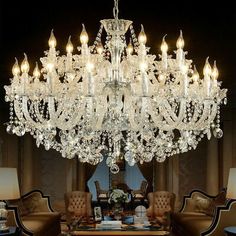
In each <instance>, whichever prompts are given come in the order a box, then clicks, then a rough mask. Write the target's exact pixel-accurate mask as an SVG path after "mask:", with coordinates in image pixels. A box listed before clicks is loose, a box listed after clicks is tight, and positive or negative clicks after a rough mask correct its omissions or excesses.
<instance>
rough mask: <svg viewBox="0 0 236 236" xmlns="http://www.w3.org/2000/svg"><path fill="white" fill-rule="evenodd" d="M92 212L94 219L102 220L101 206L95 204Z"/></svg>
mask: <svg viewBox="0 0 236 236" xmlns="http://www.w3.org/2000/svg"><path fill="white" fill-rule="evenodd" d="M93 212H94V220H95V221H101V220H102V208H101V207H100V206H96V207H94V209H93Z"/></svg>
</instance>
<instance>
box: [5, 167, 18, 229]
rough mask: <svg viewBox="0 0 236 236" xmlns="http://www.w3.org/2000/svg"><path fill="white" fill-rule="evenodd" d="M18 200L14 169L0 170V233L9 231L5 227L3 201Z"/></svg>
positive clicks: (15, 171)
mask: <svg viewBox="0 0 236 236" xmlns="http://www.w3.org/2000/svg"><path fill="white" fill-rule="evenodd" d="M18 198H20V191H19V184H18V178H17V170H16V168H5V167H4V168H3V167H1V168H0V233H1V232H5V231H8V230H9V227H8V226H6V222H7V214H8V211H7V210H6V203H5V202H4V201H3V200H13V199H18ZM1 200H2V201H1Z"/></svg>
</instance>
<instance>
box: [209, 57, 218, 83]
mask: <svg viewBox="0 0 236 236" xmlns="http://www.w3.org/2000/svg"><path fill="white" fill-rule="evenodd" d="M211 76H212V79H215V80H217V78H218V77H219V71H218V69H217V66H216V61H214V66H213V68H212V72H211Z"/></svg>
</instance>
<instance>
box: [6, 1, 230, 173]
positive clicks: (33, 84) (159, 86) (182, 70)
mask: <svg viewBox="0 0 236 236" xmlns="http://www.w3.org/2000/svg"><path fill="white" fill-rule="evenodd" d="M114 2H115V5H114V9H113V15H114V19H105V20H101V27H100V29H99V31H98V34H97V37H96V40H95V42H94V44H93V45H92V46H88V34H87V32H86V30H85V27H84V25H83V29H82V32H81V34H80V42H81V45H80V46H79V47H77V49H78V53H73V51H74V46H73V44H72V42H71V38H70V37H69V40H68V43H67V45H66V55H61V56H60V55H59V51H57V50H56V44H57V41H56V38H55V36H54V33H53V31H52V32H51V36H50V38H49V41H48V44H49V50H48V51H46V52H45V57H42V58H40V61H41V63H42V67H41V69H39V66H38V64H37V63H36V67H35V69H34V70H33V73H32V75H30V74H29V70H30V68H29V63H28V60H27V56H26V55H25V57H24V60H23V62H22V64H21V66H20V67H19V65H18V62H17V59H16V62H15V64H14V66H13V68H12V73H13V78H12V79H11V85H9V86H5V90H6V99H5V100H6V101H7V102H9V103H10V121H9V123H8V125H7V131H8V132H9V133H14V134H16V135H18V136H22V135H24V134H25V132H29V133H30V134H31V135H33V137H34V138H35V139H36V144H37V146H38V147H39V146H40V145H43V146H44V147H45V149H46V150H49V149H51V148H52V149H55V150H57V151H59V152H61V154H62V156H63V157H65V158H73V157H75V156H77V157H78V159H79V160H80V161H81V162H88V163H91V164H94V165H96V164H98V163H99V162H101V161H102V160H103V159H104V157H105V158H106V163H107V165H108V166H109V167H110V170H111V172H112V173H117V172H118V171H119V167H118V165H117V162H118V161H119V160H120V159H121V158H124V159H125V160H126V161H127V163H128V164H129V165H131V166H132V165H134V164H135V163H137V162H140V163H143V162H150V161H151V160H152V159H153V158H155V159H156V160H157V161H159V162H163V161H164V160H165V159H166V157H169V156H172V155H174V154H178V153H183V152H187V151H188V150H191V149H195V148H196V147H197V145H198V143H199V141H200V140H201V139H202V138H203V137H204V136H205V135H206V136H207V138H208V139H210V138H211V134H212V133H213V134H214V136H215V137H217V138H220V137H222V135H223V132H222V130H221V129H220V105H221V104H222V103H225V104H226V102H227V101H226V92H227V90H226V89H221V88H220V86H221V82H218V81H217V78H218V74H219V73H218V70H217V67H216V63H215V62H214V66H213V67H212V68H211V65H210V64H209V62H208V58H207V59H206V63H205V66H204V68H203V75H204V76H203V78H202V79H201V78H200V76H199V74H198V72H197V70H196V68H195V66H193V65H192V60H189V59H186V58H185V56H186V54H187V52H186V51H184V50H183V48H184V39H183V35H182V32H181V31H180V36H179V38H178V40H177V43H176V46H177V50H176V51H175V52H174V53H175V54H176V55H174V56H171V55H169V54H168V45H167V43H166V41H165V37H163V40H162V43H161V55H159V59H157V58H156V56H155V55H152V54H150V53H149V48H148V47H146V41H147V38H146V35H145V32H144V28H143V26H141V32H140V33H139V35H138V37H136V35H135V32H134V28H133V26H132V21H129V20H123V19H119V18H118V0H115V1H114ZM103 29H105V32H106V37H104V36H103V35H102V33H103V31H104V30H103ZM128 31H129V32H128ZM127 38H130V39H128V40H127ZM127 41H128V42H127Z"/></svg>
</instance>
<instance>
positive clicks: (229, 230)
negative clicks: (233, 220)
mask: <svg viewBox="0 0 236 236" xmlns="http://www.w3.org/2000/svg"><path fill="white" fill-rule="evenodd" d="M224 231H225V233H226V235H227V236H235V235H236V226H230V227H226V228H225V229H224Z"/></svg>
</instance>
